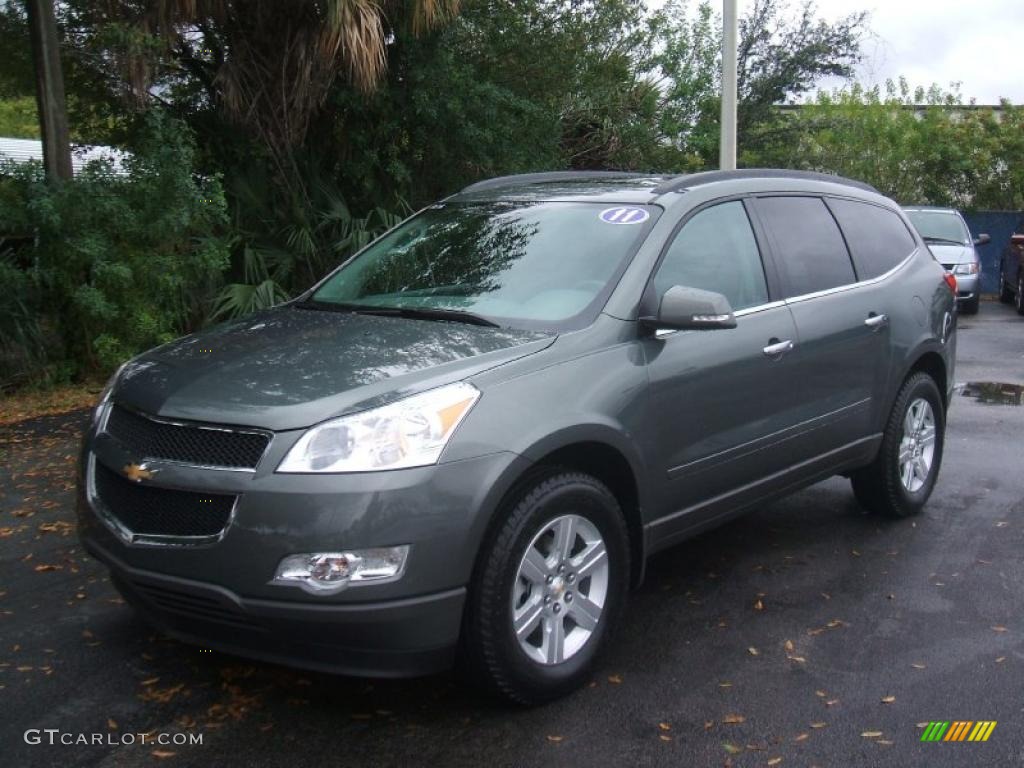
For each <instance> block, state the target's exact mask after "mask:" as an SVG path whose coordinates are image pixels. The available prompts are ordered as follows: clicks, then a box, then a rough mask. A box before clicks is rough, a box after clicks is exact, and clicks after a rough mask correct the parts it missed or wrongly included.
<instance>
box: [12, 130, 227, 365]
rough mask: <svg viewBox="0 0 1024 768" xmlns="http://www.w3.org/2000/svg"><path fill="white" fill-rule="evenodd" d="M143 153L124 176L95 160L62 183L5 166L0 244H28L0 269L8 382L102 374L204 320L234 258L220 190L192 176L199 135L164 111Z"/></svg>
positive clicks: (35, 169) (34, 170)
mask: <svg viewBox="0 0 1024 768" xmlns="http://www.w3.org/2000/svg"><path fill="white" fill-rule="evenodd" d="M133 150H134V151H133V153H132V154H131V156H130V157H129V158H128V160H127V161H126V162H125V169H126V171H127V173H126V174H125V175H118V174H115V173H114V169H113V166H112V164H111V162H110V161H96V162H92V163H90V164H89V165H88V166H87V167H86V168H85V169H84V170H83V171H82V172H81V173H80V174H79V175H78V176H76V177H75V179H74V180H73V181H70V182H66V183H64V184H60V185H54V184H49V183H47V182H46V181H45V180H44V178H43V173H42V169H41V167H40V166H39V165H38V164H28V165H22V166H13V165H9V166H7V167H6V168H5V169H0V176H6V177H7V178H3V179H0V181H2V183H0V237H10V235H12V234H21V235H22V236H23V237H22V239H21V240H20V241H13V242H14V247H13V248H12V252H11V253H10V254H9V255H8V256H7V257H6V259H5V261H4V262H3V263H2V266H0V270H3V272H2V273H0V279H4V278H5V279H4V284H5V286H8V287H9V286H13V287H14V293H13V296H12V295H11V294H8V296H7V298H6V299H5V304H7V306H6V307H5V310H4V312H3V314H0V323H3V327H0V331H2V332H3V335H4V337H5V339H9V340H13V341H8V344H7V346H8V347H9V349H8V350H7V351H6V353H4V356H3V358H2V359H0V363H2V364H3V366H4V367H3V368H0V385H5V384H10V383H12V382H14V381H17V380H19V379H24V378H25V377H26V375H29V374H32V375H35V376H37V377H38V376H42V378H43V379H44V380H50V381H53V380H58V379H62V378H65V377H76V378H77V377H82V376H87V375H92V374H101V373H103V372H105V371H107V370H109V369H111V368H113V367H115V366H116V365H117V364H118V363H119V362H121V361H122V360H124V359H125V358H127V357H129V356H131V355H132V354H135V353H137V352H139V351H141V350H143V349H146V348H148V347H151V346H153V345H154V344H158V343H161V342H163V341H167V340H169V339H171V338H174V337H175V336H178V335H180V334H181V333H183V332H186V331H189V330H191V329H192V328H193V327H195V326H196V325H198V324H200V323H201V322H202V321H203V320H204V319H205V316H206V314H207V311H208V308H209V306H210V304H211V302H212V300H213V297H214V296H215V295H216V292H217V291H218V290H219V288H220V285H221V275H222V273H223V272H224V271H225V270H226V269H227V267H228V262H229V250H228V241H227V239H226V238H225V237H224V235H223V231H224V229H225V226H226V224H227V214H226V203H225V200H224V194H223V191H222V189H221V185H220V182H219V181H218V180H217V179H215V178H203V177H199V176H197V175H196V174H194V173H193V157H194V145H193V141H192V138H191V135H190V133H189V132H188V130H187V129H186V128H184V127H183V126H182V124H180V123H177V122H174V121H172V120H169V119H167V118H166V117H164V116H162V115H160V114H159V113H156V112H152V113H150V114H149V115H148V116H147V117H146V118H145V121H144V124H143V126H142V129H141V130H140V133H139V138H138V140H137V142H136V143H135V145H134V147H133ZM26 234H28V235H29V236H30V237H29V238H28V239H26V238H25V237H24V235H26ZM2 244H3V241H2V240H0V248H2ZM33 320H35V322H33ZM19 328H20V330H18V334H17V335H14V331H15V329H19ZM9 334H10V335H9ZM40 346H42V349H41V350H40V349H39V347H40ZM33 361H35V364H33ZM61 361H66V365H62V364H61Z"/></svg>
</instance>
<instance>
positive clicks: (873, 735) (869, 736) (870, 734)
mask: <svg viewBox="0 0 1024 768" xmlns="http://www.w3.org/2000/svg"><path fill="white" fill-rule="evenodd" d="M881 735H882V732H881V731H864V733H862V734H861V736H863V737H864V738H865V739H877V738H878V737H879V736H881Z"/></svg>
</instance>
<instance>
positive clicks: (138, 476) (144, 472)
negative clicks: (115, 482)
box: [121, 464, 153, 483]
mask: <svg viewBox="0 0 1024 768" xmlns="http://www.w3.org/2000/svg"><path fill="white" fill-rule="evenodd" d="M121 473H122V474H123V475H124V476H125V477H127V478H128V479H129V480H131V481H132V482H133V483H139V482H142V481H143V480H150V479H152V477H153V472H152V471H151V470H148V469H146V465H145V464H125V465H124V467H122V468H121Z"/></svg>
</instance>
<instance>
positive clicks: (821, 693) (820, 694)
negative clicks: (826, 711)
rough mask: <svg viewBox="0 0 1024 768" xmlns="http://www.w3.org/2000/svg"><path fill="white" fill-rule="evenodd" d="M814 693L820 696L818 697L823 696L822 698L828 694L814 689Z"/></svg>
mask: <svg viewBox="0 0 1024 768" xmlns="http://www.w3.org/2000/svg"><path fill="white" fill-rule="evenodd" d="M814 695H815V696H820V697H821V698H823V699H824V698H825V697H826V696H828V694H827V693H825V692H824V691H815V692H814Z"/></svg>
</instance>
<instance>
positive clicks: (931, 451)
mask: <svg viewBox="0 0 1024 768" xmlns="http://www.w3.org/2000/svg"><path fill="white" fill-rule="evenodd" d="M945 431H946V424H945V410H944V408H943V405H942V397H941V395H940V394H939V388H938V387H937V386H936V384H935V380H934V379H933V378H932V377H931V376H929V375H928V374H926V373H915V374H913V375H912V376H910V378H908V379H907V380H906V382H904V384H903V387H902V388H901V389H900V393H899V395H897V397H896V402H895V403H894V404H893V408H892V413H891V414H890V415H889V420H888V422H887V424H886V427H885V432H884V433H883V435H882V446H881V448H880V449H879V451H878V456H876V457H875V460H874V461H873V462H872V463H871V464H870V465H869V466H867V467H865V468H864V469H861V470H859V471H857V472H855V473H854V474H853V476H852V477H851V481H852V483H853V492H854V495H856V497H857V501H858V502H860V504H861V506H862V507H864V508H865V509H868V510H870V511H872V512H878V513H880V514H884V515H889V516H890V517H908V516H910V515H915V514H917V513H918V512H920V511H921V508H922V507H924V505H925V503H926V502H927V501H928V497H929V496H931V493H932V490H933V489H934V488H935V481H936V479H937V478H938V475H939V468H940V466H941V464H942V449H943V439H944V437H945Z"/></svg>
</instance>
